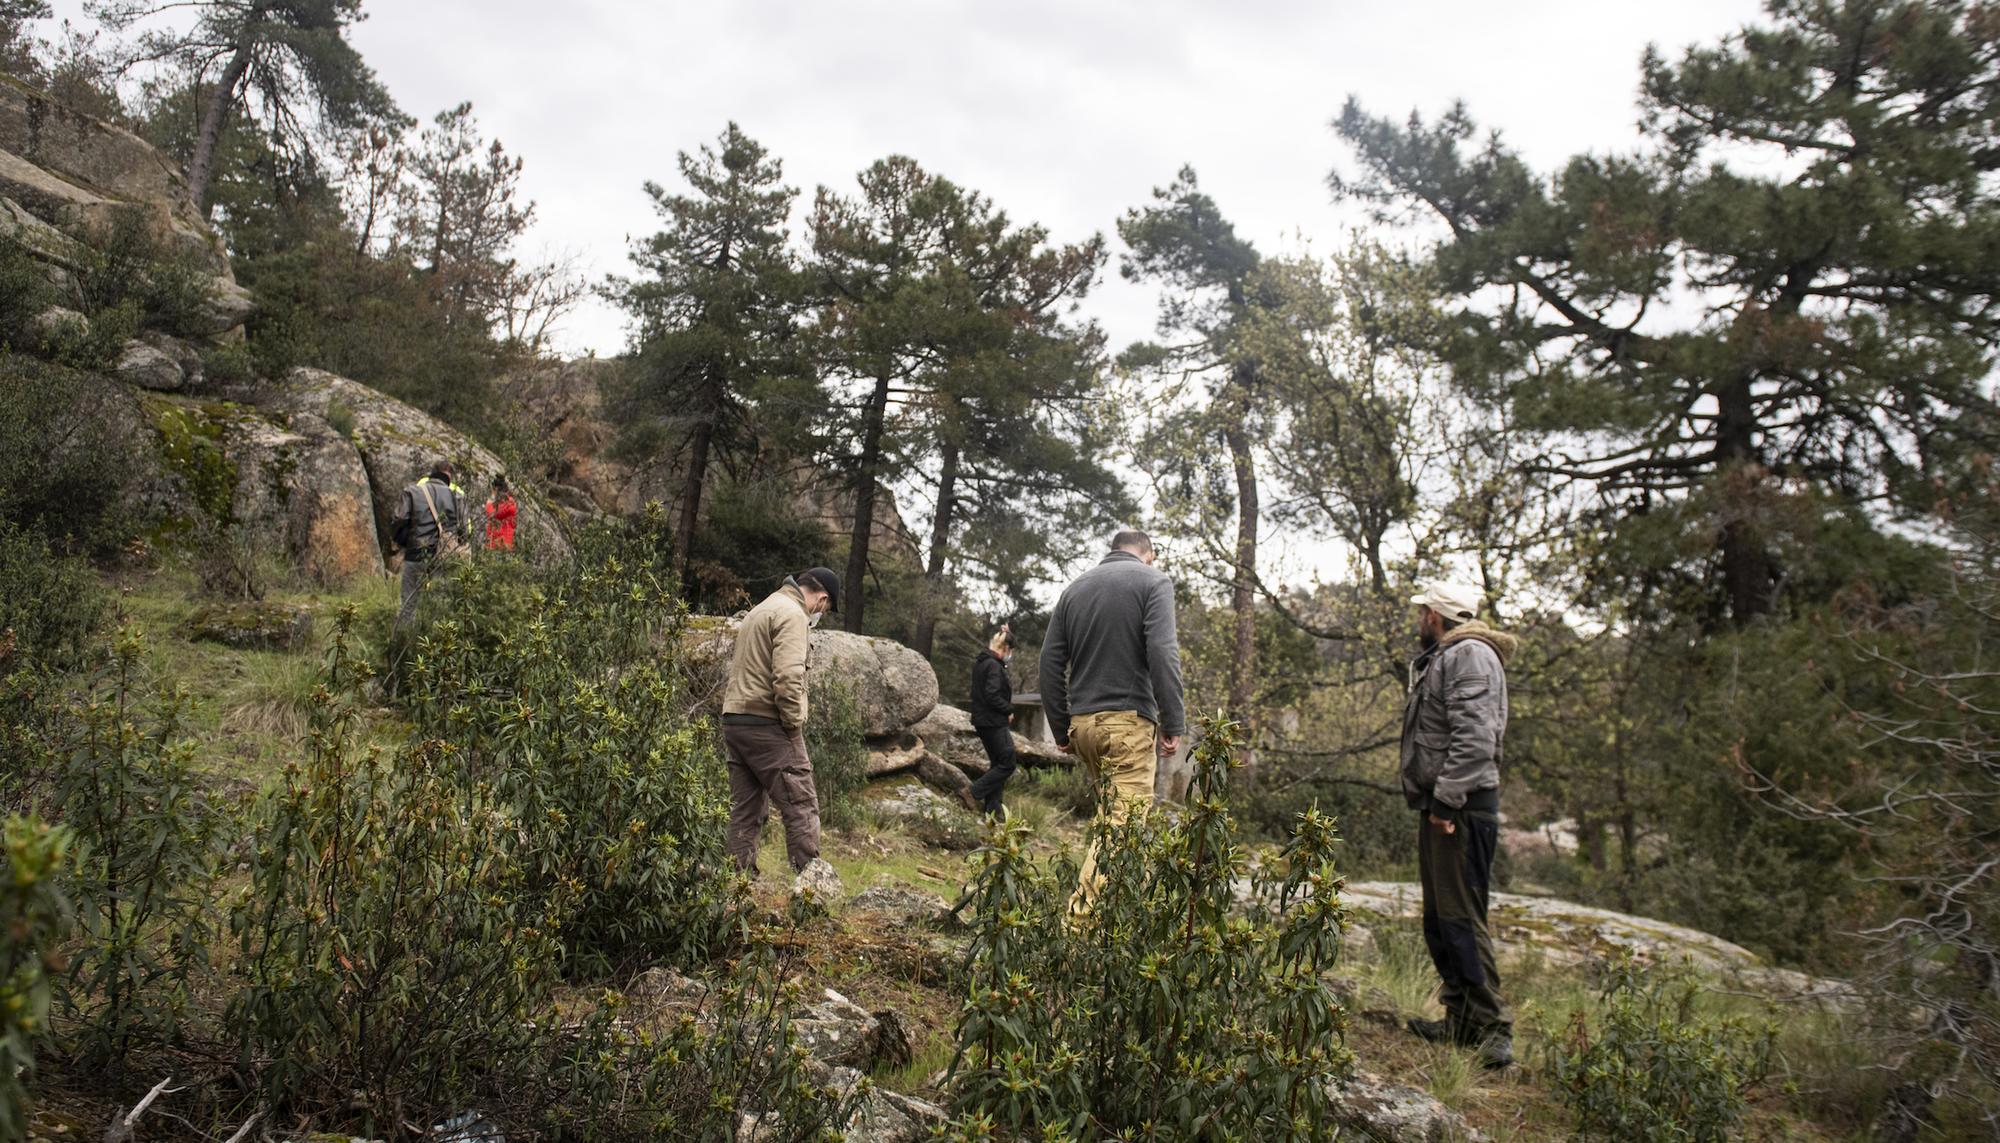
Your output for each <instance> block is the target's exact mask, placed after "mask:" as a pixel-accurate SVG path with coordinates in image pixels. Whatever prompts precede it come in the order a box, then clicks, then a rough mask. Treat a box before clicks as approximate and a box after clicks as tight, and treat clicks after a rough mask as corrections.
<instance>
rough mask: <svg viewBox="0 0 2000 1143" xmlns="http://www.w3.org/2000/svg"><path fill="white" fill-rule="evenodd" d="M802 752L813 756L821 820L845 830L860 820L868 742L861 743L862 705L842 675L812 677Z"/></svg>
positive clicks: (866, 770) (825, 823)
mask: <svg viewBox="0 0 2000 1143" xmlns="http://www.w3.org/2000/svg"><path fill="white" fill-rule="evenodd" d="M810 691H811V694H810V698H809V704H810V712H811V716H810V717H809V718H807V719H806V754H807V756H808V757H810V758H811V759H812V766H813V784H814V786H815V787H816V788H817V789H818V791H819V820H820V823H821V824H822V825H826V826H829V827H833V828H837V829H845V828H848V827H850V826H854V825H858V824H860V821H861V790H862V788H863V787H865V786H866V785H868V747H867V746H866V745H865V744H864V743H863V742H862V730H863V729H864V727H863V724H862V721H861V707H860V704H858V703H856V702H855V701H854V689H853V688H852V687H850V686H848V685H847V683H846V682H845V681H843V680H841V679H837V678H833V677H830V676H828V677H820V676H817V675H816V676H814V677H813V678H812V679H811V680H810Z"/></svg>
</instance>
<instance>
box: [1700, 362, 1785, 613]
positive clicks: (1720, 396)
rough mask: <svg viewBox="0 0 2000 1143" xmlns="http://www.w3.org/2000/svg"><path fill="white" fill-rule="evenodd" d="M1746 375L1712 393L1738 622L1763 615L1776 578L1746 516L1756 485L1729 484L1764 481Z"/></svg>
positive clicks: (1726, 567) (1754, 502) (1726, 558)
mask: <svg viewBox="0 0 2000 1143" xmlns="http://www.w3.org/2000/svg"><path fill="white" fill-rule="evenodd" d="M1750 386H1751V379H1750V378H1749V377H1747V376H1746V377H1743V378H1741V379H1739V380H1737V381H1735V382H1732V383H1731V384H1730V385H1729V386H1728V387H1726V388H1725V389H1723V390H1722V391H1721V392H1720V393H1717V394H1716V437H1715V452H1716V460H1717V464H1716V476H1717V479H1718V480H1719V481H1720V483H1721V485H1722V487H1721V489H1720V491H1721V492H1722V495H1723V500H1724V504H1725V508H1724V510H1725V512H1727V513H1729V515H1728V518H1727V519H1725V520H1724V522H1723V525H1722V544H1721V548H1722V583H1723V590H1724V591H1725V592H1726V593H1727V594H1728V596H1729V615H1730V619H1731V620H1732V621H1733V622H1734V623H1736V624H1737V625H1739V626H1740V625H1742V624H1745V623H1748V622H1749V621H1750V620H1752V619H1755V618H1756V617H1757V616H1759V615H1765V614H1768V613H1769V612H1770V610H1771V607H1772V604H1773V600H1772V598H1771V584H1772V582H1773V580H1774V579H1775V578H1776V576H1775V571H1776V569H1775V568H1774V566H1773V564H1772V560H1771V553H1770V550H1769V549H1768V548H1767V547H1766V546H1765V544H1764V540H1763V537H1762V536H1761V535H1760V534H1759V531H1760V530H1759V529H1758V528H1757V526H1756V523H1755V522H1754V521H1753V520H1751V519H1749V518H1748V514H1750V513H1754V512H1756V511H1758V510H1759V507H1760V505H1759V499H1760V498H1759V497H1758V496H1757V495H1755V494H1754V493H1755V491H1756V490H1755V489H1753V488H1751V487H1748V486H1747V485H1746V486H1744V487H1732V485H1735V484H1737V483H1738V482H1751V483H1760V482H1761V481H1762V479H1763V475H1762V468H1761V463H1760V460H1761V458H1759V457H1758V455H1757V427H1758V426H1757V411H1756V407H1755V405H1754V404H1753V402H1752V394H1751V389H1750Z"/></svg>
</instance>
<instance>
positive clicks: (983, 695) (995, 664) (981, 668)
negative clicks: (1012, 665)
mask: <svg viewBox="0 0 2000 1143" xmlns="http://www.w3.org/2000/svg"><path fill="white" fill-rule="evenodd" d="M1013 713H1014V683H1013V680H1011V679H1009V678H1008V677H1007V664H1005V663H1003V662H1001V661H1000V656H998V655H996V654H994V653H993V652H991V651H981V652H980V653H979V657H978V658H977V659H974V660H973V661H972V725H974V726H1005V725H1007V716H1008V715H1010V714H1013Z"/></svg>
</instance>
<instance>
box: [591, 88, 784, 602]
mask: <svg viewBox="0 0 2000 1143" xmlns="http://www.w3.org/2000/svg"><path fill="white" fill-rule="evenodd" d="M680 172H681V177H682V178H683V179H684V180H685V181H686V182H687V185H688V188H689V190H688V193H683V194H669V193H668V192H667V190H666V189H665V188H663V187H661V186H660V185H659V184H657V183H647V184H646V194H647V195H648V196H650V197H651V198H652V200H653V208H654V210H655V211H657V212H658V214H659V216H660V218H661V220H662V221H663V222H664V223H665V227H664V229H662V230H660V231H659V232H658V233H657V234H654V235H653V236H652V237H650V238H647V239H644V240H642V241H639V242H636V243H634V244H633V249H632V262H633V264H634V265H636V266H637V267H638V268H639V269H640V271H641V272H642V276H641V277H639V278H637V279H620V280H614V281H613V283H612V285H611V295H612V297H614V298H615V299H617V301H618V302H619V304H620V305H622V306H624V307H625V309H626V310H627V311H628V312H630V313H631V314H632V316H633V318H634V319H635V320H636V321H637V323H638V324H637V328H636V330H635V334H634V349H635V354H636V357H637V359H638V368H637V370H636V371H635V381H634V385H633V387H632V388H631V389H630V390H629V392H628V393H627V394H626V408H627V417H626V425H627V436H626V439H627V442H628V445H629V444H630V443H631V442H638V441H641V440H642V438H643V440H644V441H651V442H654V443H653V444H652V445H651V446H650V447H648V448H647V451H649V452H651V453H653V454H654V455H655V456H658V457H660V458H662V459H674V460H677V461H679V462H680V464H681V465H682V468H683V471H684V472H685V477H684V479H683V487H682V492H681V496H680V504H679V513H680V515H679V524H678V527H677V528H676V529H675V533H674V570H675V572H676V574H678V575H679V576H680V577H681V582H682V584H683V586H684V588H685V586H686V585H687V584H688V582H689V580H688V560H689V552H690V550H691V547H692V545H693V543H694V534H695V526H696V522H697V521H698V519H699V518H700V513H701V508H702V496H703V491H704V489H705V488H706V487H707V486H708V483H709V480H710V473H709V470H710V467H711V465H712V464H713V463H715V461H717V460H718V459H722V460H727V459H731V458H733V457H734V456H736V455H737V454H739V453H743V452H746V451H749V452H754V451H755V449H756V446H757V438H756V430H755V428H754V427H753V425H752V422H751V411H752V403H753V402H754V401H755V399H756V396H757V394H758V391H759V388H760V386H761V385H763V384H764V383H765V382H767V381H768V380H769V379H771V378H774V377H777V376H791V377H797V376H798V374H799V373H800V371H801V370H800V362H799V360H798V357H797V347H796V345H795V338H794V337H793V332H794V331H793V327H792V315H793V312H794V309H795V304H794V299H795V294H796V285H797V282H796V274H795V271H794V268H793V266H792V261H791V256H790V255H789V253H788V252H787V250H786V232H785V220H786V219H787V218H788V217H789V216H790V214H791V209H792V200H793V198H794V197H795V196H796V195H797V193H798V192H797V191H795V190H794V189H793V188H791V187H788V186H785V185H784V183H783V178H784V174H783V168H782V165H781V164H780V163H779V161H778V160H777V159H774V158H771V157H769V155H768V153H767V152H766V151H765V150H764V148H763V147H762V146H761V145H759V144H758V143H757V141H756V140H754V139H752V138H750V137H749V136H748V135H746V134H744V133H743V130H742V128H740V127H738V126H737V125H736V124H734V123H731V124H729V126H728V127H727V128H725V129H724V130H723V132H722V134H721V135H720V136H719V137H718V138H717V139H716V141H715V143H714V144H713V145H706V144H705V145H703V146H702V148H701V149H700V151H699V152H698V153H696V154H689V153H687V152H685V151H683V152H681V155H680Z"/></svg>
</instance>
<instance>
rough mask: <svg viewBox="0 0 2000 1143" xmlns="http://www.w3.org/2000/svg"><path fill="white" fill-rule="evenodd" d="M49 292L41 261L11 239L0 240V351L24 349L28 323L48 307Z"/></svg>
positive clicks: (27, 341)
mask: <svg viewBox="0 0 2000 1143" xmlns="http://www.w3.org/2000/svg"><path fill="white" fill-rule="evenodd" d="M49 294H50V292H49V286H48V279H47V277H46V276H45V275H44V273H43V271H42V267H41V264H40V263H38V262H36V261H35V259H34V258H33V257H32V256H31V255H29V253H28V252H27V251H26V250H24V249H22V248H21V247H19V246H17V245H15V244H14V243H13V242H10V241H6V240H0V350H6V349H8V348H10V347H12V348H17V349H25V348H28V345H29V342H30V340H31V338H30V336H29V329H30V323H31V322H33V321H34V319H35V318H36V316H37V315H39V314H40V313H41V312H42V311H43V310H44V309H46V308H48V305H49V301H50V297H49Z"/></svg>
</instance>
